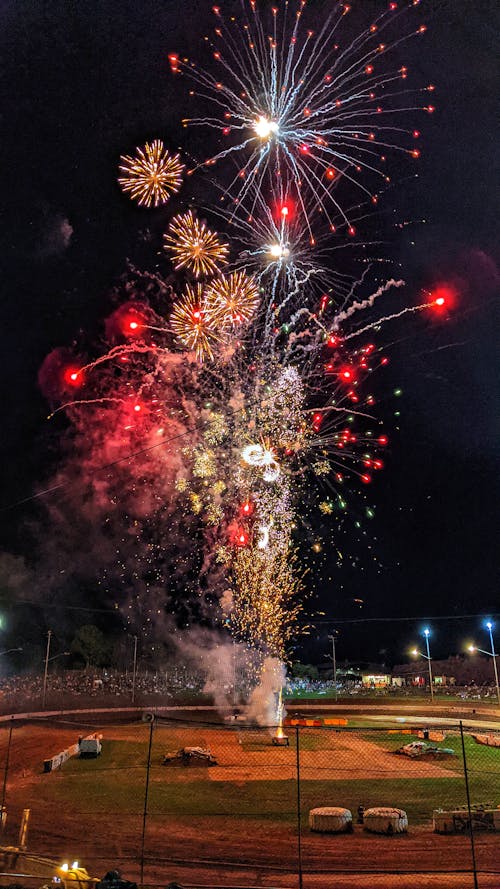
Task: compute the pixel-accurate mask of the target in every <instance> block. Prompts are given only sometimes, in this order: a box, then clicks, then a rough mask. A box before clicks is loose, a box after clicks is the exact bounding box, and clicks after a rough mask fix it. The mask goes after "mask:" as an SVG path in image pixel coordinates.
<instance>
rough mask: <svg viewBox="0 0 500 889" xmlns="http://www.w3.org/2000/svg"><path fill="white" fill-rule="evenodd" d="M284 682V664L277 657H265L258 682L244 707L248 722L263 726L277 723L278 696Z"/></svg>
mask: <svg viewBox="0 0 500 889" xmlns="http://www.w3.org/2000/svg"><path fill="white" fill-rule="evenodd" d="M285 683H286V669H285V665H284V664H283V663H282V661H280V660H278V658H275V657H267V658H266V659H265V661H264V663H263V665H262V671H261V674H260V682H259V684H258V685H257V686H256V687H255V688H254V689H253V691H252V693H251V695H250V698H249V700H248V703H247V705H246V707H245V716H246V717H247V719H248V721H249V722H256V723H257V724H258V725H264V726H275V725H278V721H279V715H278V696H279V693H280V691H281V689H282V688H284V686H285ZM283 715H284V712H283Z"/></svg>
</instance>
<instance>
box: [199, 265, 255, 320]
mask: <svg viewBox="0 0 500 889" xmlns="http://www.w3.org/2000/svg"><path fill="white" fill-rule="evenodd" d="M207 301H208V302H209V304H210V306H211V308H212V309H213V312H214V314H215V315H216V317H217V318H218V319H219V320H220V323H221V324H222V326H223V327H235V326H237V325H241V324H243V323H247V322H248V321H250V320H251V318H252V317H253V316H254V315H255V312H256V311H257V308H258V305H259V302H260V296H259V288H258V286H257V283H256V282H255V280H254V279H253V278H251V277H249V276H248V275H247V274H246V273H245V272H243V271H238V272H232V273H231V274H230V275H225V276H224V275H223V276H221V277H219V278H216V279H215V280H214V281H212V282H211V284H210V285H209V287H208V290H207Z"/></svg>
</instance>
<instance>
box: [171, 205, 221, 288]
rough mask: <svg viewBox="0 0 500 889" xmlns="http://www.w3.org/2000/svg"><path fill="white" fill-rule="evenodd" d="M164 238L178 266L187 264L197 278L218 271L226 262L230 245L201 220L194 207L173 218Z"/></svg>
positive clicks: (177, 267) (181, 266)
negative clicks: (192, 209)
mask: <svg viewBox="0 0 500 889" xmlns="http://www.w3.org/2000/svg"><path fill="white" fill-rule="evenodd" d="M163 240H164V245H165V249H166V250H168V251H169V252H170V253H171V254H172V256H173V260H174V263H175V268H176V269H181V268H184V267H186V268H188V269H190V270H191V271H192V272H193V273H194V275H195V276H196V277H197V278H199V277H208V276H210V275H213V274H215V273H216V272H217V271H218V268H219V266H220V265H222V264H223V263H224V262H226V258H227V254H228V247H227V244H223V243H221V241H220V240H219V238H218V236H217V234H216V233H215V232H212V231H210V229H209V228H207V226H206V225H205V223H204V222H200V220H199V219H197V218H196V216H194V215H193V213H192V211H191V210H188V212H187V213H184V214H182V215H180V216H176V217H175V218H174V219H173V220H172V222H171V223H170V225H169V227H168V234H166V235H164V236H163Z"/></svg>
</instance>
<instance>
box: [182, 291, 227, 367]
mask: <svg viewBox="0 0 500 889" xmlns="http://www.w3.org/2000/svg"><path fill="white" fill-rule="evenodd" d="M170 327H171V329H172V331H173V333H174V334H175V335H176V337H178V339H179V340H180V341H181V343H183V345H184V346H187V348H188V349H190V350H191V351H192V352H194V353H195V355H196V357H197V359H198V361H200V362H202V361H204V359H206V358H209V359H212V358H213V357H214V352H213V349H214V346H215V344H216V342H217V339H218V338H217V334H216V332H215V330H214V326H213V316H212V314H211V313H210V310H209V308H208V305H207V300H206V296H205V288H204V286H203V285H202V284H195V285H194V286H191V285H190V284H187V285H186V290H185V293H184V296H183V297H182V299H180V300H178V301H177V302H176V304H175V305H174V308H173V309H172V314H171V316H170Z"/></svg>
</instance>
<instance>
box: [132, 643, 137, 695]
mask: <svg viewBox="0 0 500 889" xmlns="http://www.w3.org/2000/svg"><path fill="white" fill-rule="evenodd" d="M136 675H137V636H134V666H133V670H132V703H134V702H135V677H136Z"/></svg>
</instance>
